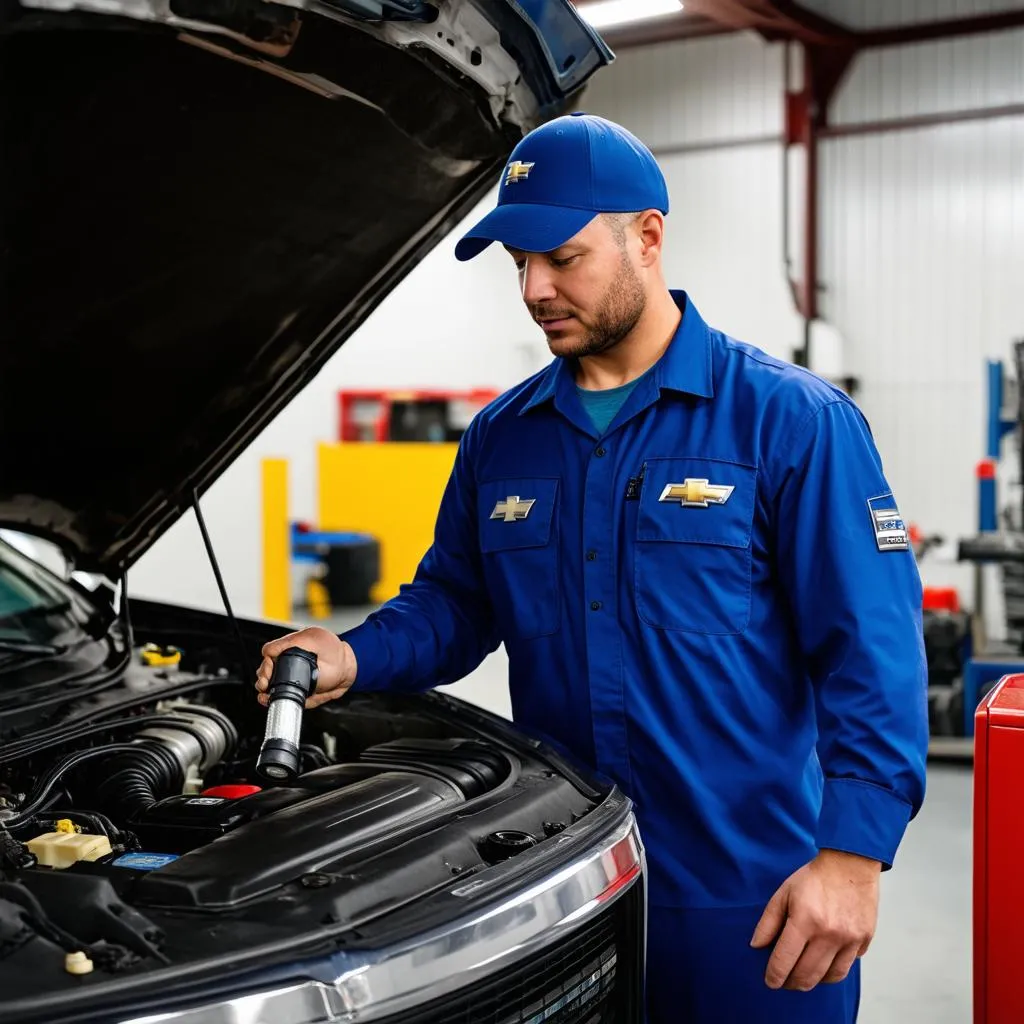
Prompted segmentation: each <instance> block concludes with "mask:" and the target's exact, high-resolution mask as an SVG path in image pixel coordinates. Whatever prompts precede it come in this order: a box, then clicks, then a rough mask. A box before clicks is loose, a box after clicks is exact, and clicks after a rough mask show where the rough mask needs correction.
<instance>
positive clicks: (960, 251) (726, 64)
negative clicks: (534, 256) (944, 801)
mask: <svg viewBox="0 0 1024 1024" xmlns="http://www.w3.org/2000/svg"><path fill="white" fill-rule="evenodd" d="M986 2H987V0H960V2H959V3H957V2H955V0H915V2H913V3H910V2H892V0H885V2H884V3H874V4H868V3H859V2H851V0H830V2H826V0H818V2H817V3H815V4H814V5H813V6H815V7H816V8H818V9H820V10H821V12H822V13H826V14H829V15H830V16H833V17H835V18H837V19H839V18H840V15H843V16H844V18H845V20H846V21H848V22H849V23H850V24H852V25H855V26H856V27H861V28H864V27H872V26H874V25H876V24H878V25H885V24H893V23H902V22H912V21H926V20H932V19H934V18H939V17H953V16H965V15H970V14H976V13H977V14H981V13H985V12H986V11H989V10H994V9H996V8H998V9H1005V8H1007V7H1009V6H1012V5H1011V4H1008V3H1003V2H1002V0H1000V2H999V3H998V4H995V5H993V4H988V5H987V6H986ZM1019 6H1024V0H1022V3H1021V4H1019ZM782 92H783V55H782V49H781V47H780V46H779V45H777V44H767V43H765V42H763V41H762V40H760V39H759V38H758V37H757V36H755V35H753V34H742V35H734V36H727V37H719V38H714V39H708V40H701V41H695V42H691V43H682V44H680V43H675V44H659V45H657V46H651V47H646V48H644V49H640V50H632V51H627V52H626V53H624V54H622V55H621V56H620V58H619V61H618V62H617V63H616V64H615V65H614V66H613V67H612V68H611V69H609V71H608V72H606V73H605V74H604V75H603V76H602V77H601V79H600V80H599V81H598V83H597V84H596V86H595V88H594V90H593V91H592V93H591V96H590V99H589V102H588V106H589V108H590V109H594V110H597V111H598V112H602V113H607V114H608V115H609V116H612V117H615V118H616V119H618V120H620V121H622V122H623V123H625V124H626V125H627V126H628V127H630V128H632V129H633V130H634V131H636V132H637V133H638V134H640V135H641V136H642V137H643V138H644V139H645V141H647V142H648V144H650V145H651V146H652V147H653V148H654V149H655V151H656V152H659V153H662V154H668V153H675V154H676V155H672V156H668V155H663V156H662V159H663V162H664V164H665V167H666V172H667V174H668V177H669V182H670V186H671V187H672V190H673V198H674V199H676V201H677V206H676V210H675V213H674V214H673V223H672V234H671V237H670V252H669V260H668V264H669V268H670V271H672V272H673V273H674V275H675V279H676V281H677V282H678V283H681V284H682V285H683V286H685V287H686V288H687V289H689V290H691V291H692V293H693V295H694V298H695V301H696V302H697V304H698V306H699V307H700V308H701V310H702V312H703V313H704V314H705V315H706V316H708V317H709V319H711V320H712V321H713V322H714V323H715V324H716V325H717V326H719V327H722V328H723V329H725V330H728V331H729V332H730V333H733V334H736V335H738V336H740V337H742V338H744V339H745V340H748V341H751V342H753V343H754V344H757V345H760V346H762V347H764V348H766V349H768V350H769V351H772V352H775V353H776V354H779V355H783V356H788V355H789V354H790V353H791V352H792V350H793V348H795V347H796V345H798V344H799V339H800V333H799V332H800V329H801V328H800V322H799V318H798V317H797V316H796V313H795V310H794V309H793V303H792V301H791V298H790V295H789V292H788V289H786V287H785V284H784V280H783V271H782V260H781V252H782V220H781V216H780V211H781V198H780V197H781V185H780V168H781V159H782V157H781V152H782V146H781V142H780V141H775V142H771V141H764V138H765V137H766V136H767V137H769V138H770V137H771V136H773V135H774V136H775V137H776V138H780V137H781V132H782V122H783V105H782ZM666 94H667V98H664V99H662V101H661V102H659V100H658V97H659V95H661V96H663V97H664V96H665V95H666ZM1022 101H1024V32H1022V31H1019V30H1014V31H1007V32H999V33H992V34H987V35H980V36H974V37H968V38H964V39H960V40H956V41H942V42H936V43H928V44H917V45H912V46H904V47H899V48H886V49H880V50H877V51H873V52H869V53H866V54H862V55H861V56H860V57H858V58H857V60H856V62H855V63H854V65H853V66H852V68H851V70H850V72H849V73H848V75H847V77H846V79H845V80H844V82H843V83H842V85H841V87H840V89H839V91H838V93H837V95H836V97H835V98H834V100H833V104H832V107H831V112H830V122H831V123H832V124H834V125H853V124H863V123H865V122H869V121H875V120H879V119H890V118H904V117H913V116H918V115H933V114H938V113H945V112H957V111H965V110H976V109H978V108H982V107H988V106H1004V105H1008V104H1014V103H1020V102H1022ZM744 140H745V141H744ZM716 143H717V144H719V145H720V146H721V147H722V148H706V149H703V150H702V147H710V146H714V145H715V144H716ZM728 147H731V148H728ZM790 166H791V168H792V169H793V170H794V171H795V172H797V174H799V172H800V160H799V157H798V156H797V155H796V154H794V157H793V159H791V162H790ZM794 186H795V187H794V191H793V192H792V193H791V195H792V196H793V197H794V199H795V198H796V197H797V196H798V195H799V180H798V179H797V180H796V181H794ZM820 195H821V225H820V232H821V235H820V242H821V246H820V251H821V265H820V267H819V282H820V285H821V286H822V291H821V292H820V296H821V313H822V316H823V318H824V321H825V324H824V325H823V326H824V328H825V329H824V330H823V331H822V333H823V334H824V333H828V334H830V335H831V336H833V337H835V338H838V339H839V345H840V351H841V355H840V357H839V361H838V363H837V362H835V361H834V360H831V359H830V360H829V362H830V366H829V369H830V370H831V369H832V368H833V367H835V368H836V369H837V370H842V371H844V372H852V373H853V374H855V375H856V376H858V377H859V378H860V383H861V391H860V393H859V396H858V400H859V402H860V404H861V406H862V407H863V408H864V410H865V412H866V413H867V415H868V417H869V419H870V421H871V423H872V426H873V428H874V430H875V434H876V437H877V440H878V445H879V448H880V450H881V453H882V456H883V459H884V461H885V465H886V470H887V472H888V475H889V477H890V479H891V482H892V483H893V486H894V488H895V489H896V491H897V494H898V496H899V498H900V503H901V506H902V508H903V512H904V514H905V515H906V516H908V517H909V518H910V519H912V520H914V521H917V522H919V523H920V525H921V526H922V528H923V529H924V530H926V531H929V532H938V533H942V534H944V535H945V536H947V537H951V538H955V537H958V536H963V535H965V534H969V533H971V532H972V531H973V530H974V528H975V523H976V504H975V485H974V466H975V463H976V462H977V461H978V460H979V459H980V458H981V457H982V455H983V453H984V443H985V434H984V429H985V419H984V417H985V390H984V389H985V380H984V360H985V358H986V357H990V358H1006V359H1009V357H1010V354H1011V349H1010V346H1011V343H1012V341H1013V339H1014V338H1015V337H1024V287H1021V285H1022V283H1024V117H1019V116H1018V117H1005V118H1002V119H997V120H986V121H978V122H968V123H961V124H951V125H937V126H932V127H928V128H919V129H915V130H913V131H901V132H895V133H891V134H882V133H876V134H869V135H863V136H854V137H846V138H835V139H828V140H826V141H825V142H823V143H822V147H821V189H820ZM791 214H792V218H793V219H792V221H791V224H792V226H793V227H794V229H795V230H794V232H793V235H792V238H791V250H792V255H793V257H794V259H795V260H796V263H795V266H796V268H797V269H799V267H800V263H799V259H800V250H801V241H802V237H801V232H800V225H799V214H800V210H799V206H798V205H797V203H796V202H794V208H793V210H792V211H791ZM814 350H815V349H814V345H813V344H812V354H813V351H814ZM817 351H818V353H819V355H820V354H821V352H822V350H821V349H820V348H818V349H817ZM822 369H823V370H824V369H825V367H824V365H822ZM1007 455H1008V456H1009V458H1008V461H1010V462H1012V461H1013V459H1014V458H1015V456H1014V455H1013V453H1012V452H1011V451H1010V450H1009V449H1007ZM1008 468H1009V473H1008V475H1009V476H1013V475H1014V474H1013V471H1012V470H1013V467H1008ZM922 571H923V574H924V576H925V579H926V581H927V582H929V583H937V584H944V583H953V584H955V585H958V586H960V587H961V588H962V592H963V594H964V596H965V597H966V598H967V599H968V600H969V599H970V597H971V575H970V570H969V568H968V567H966V566H958V565H950V564H943V563H941V562H938V563H937V562H934V561H930V562H925V563H923V564H922Z"/></svg>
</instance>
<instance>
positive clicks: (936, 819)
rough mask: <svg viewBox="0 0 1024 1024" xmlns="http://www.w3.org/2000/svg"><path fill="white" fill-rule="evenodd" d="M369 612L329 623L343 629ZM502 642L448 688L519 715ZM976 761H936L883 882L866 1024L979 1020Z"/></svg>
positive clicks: (867, 964)
mask: <svg viewBox="0 0 1024 1024" xmlns="http://www.w3.org/2000/svg"><path fill="white" fill-rule="evenodd" d="M363 614H364V613H363V612H362V611H353V612H351V613H346V614H344V615H340V616H337V617H336V618H335V619H333V620H331V621H330V622H325V623H324V625H327V626H329V627H332V628H334V629H336V630H337V631H339V632H340V631H341V630H342V629H345V628H348V627H349V626H350V625H354V624H356V623H358V622H361V621H362V617H363ZM507 676H508V659H507V658H506V656H505V651H504V648H499V649H498V650H497V651H496V652H495V653H494V654H492V655H491V656H490V657H489V658H488V659H487V660H486V661H484V663H483V664H482V665H481V666H480V667H479V668H478V669H477V670H476V671H475V672H474V673H472V674H471V675H469V676H467V677H466V678H465V679H463V680H461V681H460V682H458V683H455V684H454V685H452V686H446V687H443V688H442V689H443V691H444V692H447V693H452V694H453V695H455V696H457V697H461V698H462V699H464V700H467V701H470V702H472V703H474V704H478V705H480V706H482V707H484V708H486V709H487V710H489V711H493V712H495V713H497V714H501V715H504V716H505V717H508V718H511V705H510V703H509V696H508V683H507ZM971 780H972V774H971V769H970V766H963V765H956V764H942V763H933V764H932V765H931V766H930V768H929V774H928V794H927V797H926V800H925V804H924V807H923V809H922V811H921V813H920V814H919V815H918V816H917V818H916V819H915V820H914V821H913V822H911V824H910V827H909V829H908V830H907V835H906V838H905V839H904V841H903V844H902V846H901V847H900V851H899V856H898V859H897V863H896V864H895V865H894V867H893V870H892V871H891V872H887V873H886V874H885V876H884V877H883V881H882V899H881V907H880V911H879V924H878V931H877V933H876V935H875V939H874V941H873V943H872V945H871V949H870V950H869V951H868V954H867V956H865V957H864V959H863V962H862V971H863V999H862V1003H861V1013H860V1018H859V1019H860V1021H862V1022H863V1024H964V1022H965V1021H969V1020H970V1019H971V1015H972V1010H971Z"/></svg>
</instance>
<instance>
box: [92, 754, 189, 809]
mask: <svg viewBox="0 0 1024 1024" xmlns="http://www.w3.org/2000/svg"><path fill="white" fill-rule="evenodd" d="M104 774H106V778H105V779H104V781H103V782H102V783H100V786H99V789H98V791H97V794H96V796H97V798H98V801H99V803H100V804H101V805H102V806H103V807H106V808H110V809H114V810H116V811H117V812H118V813H119V814H124V815H126V816H127V817H129V818H131V817H133V816H134V815H136V814H139V813H141V812H142V811H145V810H146V809H147V808H149V807H152V806H153V804H155V803H156V802H157V801H158V800H160V799H161V798H162V797H164V796H166V795H168V794H169V793H172V792H174V791H176V790H177V791H180V790H181V786H182V783H183V782H184V778H183V776H182V768H181V765H180V764H179V762H178V761H177V760H176V759H175V757H174V754H173V753H172V751H171V750H169V749H168V748H167V747H165V746H163V745H162V744H160V743H158V742H153V741H144V742H140V743H137V744H136V745H135V749H134V750H132V751H130V752H127V753H124V754H122V755H121V756H119V757H118V758H116V759H115V760H113V761H111V763H110V765H109V766H108V767H107V770H106V771H105V773H104Z"/></svg>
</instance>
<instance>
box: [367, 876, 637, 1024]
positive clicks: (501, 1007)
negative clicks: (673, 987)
mask: <svg viewBox="0 0 1024 1024" xmlns="http://www.w3.org/2000/svg"><path fill="white" fill-rule="evenodd" d="M642 929H643V883H642V881H641V882H638V883H637V884H635V885H633V886H632V888H631V889H629V890H628V891H627V892H625V893H623V895H622V896H621V897H620V898H619V899H618V900H616V901H615V902H614V903H613V904H612V905H611V906H609V907H608V908H607V909H606V910H605V911H603V912H602V913H601V914H600V915H599V916H598V917H596V918H595V919H594V920H592V921H590V922H588V923H587V924H586V925H584V926H583V927H582V928H580V929H577V930H576V931H573V932H571V933H569V934H568V935H566V936H565V937H563V938H562V939H561V940H560V941H559V942H558V943H555V944H554V945H551V946H547V947H545V948H544V949H543V950H541V951H540V952H539V953H537V954H536V955H534V956H533V957H530V958H528V959H526V960H524V961H521V962H519V963H517V964H515V965H514V966H513V967H510V968H508V969H507V970H505V971H501V972H499V973H498V974H496V975H492V976H490V977H488V978H485V979H484V980H483V981H482V982H480V983H479V984H476V985H474V986H472V988H471V989H468V990H467V989H461V990H458V991H456V992H453V993H451V994H450V995H449V996H446V997H444V998H442V999H440V1000H437V1001H435V1002H431V1003H429V1004H427V1005H425V1006H420V1007H418V1008H416V1009H415V1010H411V1011H408V1012H406V1013H403V1014H400V1015H396V1016H393V1017H388V1018H386V1020H385V1021H382V1022H381V1024H633V1022H635V1021H639V1020H640V1019H641V1014H640V1006H641V997H642V975H643V932H642Z"/></svg>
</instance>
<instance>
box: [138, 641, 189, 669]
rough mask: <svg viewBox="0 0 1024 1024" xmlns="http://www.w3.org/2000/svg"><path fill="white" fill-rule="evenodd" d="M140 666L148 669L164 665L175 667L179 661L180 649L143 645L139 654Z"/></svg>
mask: <svg viewBox="0 0 1024 1024" xmlns="http://www.w3.org/2000/svg"><path fill="white" fill-rule="evenodd" d="M139 653H140V656H141V658H142V664H143V665H148V666H149V667H150V668H161V667H163V666H166V665H177V664H178V663H179V662H180V661H181V649H180V648H178V647H174V646H170V647H161V646H160V645H159V644H145V645H144V646H143V648H142V650H141V651H140V652H139Z"/></svg>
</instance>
